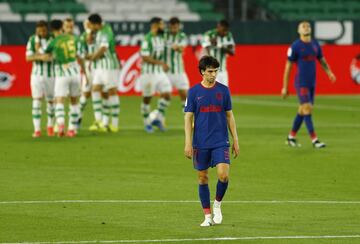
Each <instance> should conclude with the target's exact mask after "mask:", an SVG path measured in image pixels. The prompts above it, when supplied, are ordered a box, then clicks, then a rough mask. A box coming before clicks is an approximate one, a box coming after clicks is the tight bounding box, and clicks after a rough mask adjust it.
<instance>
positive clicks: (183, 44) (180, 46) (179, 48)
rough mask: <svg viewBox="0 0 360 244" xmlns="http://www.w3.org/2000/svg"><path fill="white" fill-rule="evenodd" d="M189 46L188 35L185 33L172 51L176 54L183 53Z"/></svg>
mask: <svg viewBox="0 0 360 244" xmlns="http://www.w3.org/2000/svg"><path fill="white" fill-rule="evenodd" d="M186 45H187V42H186V35H185V34H184V33H182V34H181V38H180V41H179V43H178V44H174V45H173V46H172V49H173V50H174V51H176V52H180V53H182V52H183V51H184V49H185V47H186Z"/></svg>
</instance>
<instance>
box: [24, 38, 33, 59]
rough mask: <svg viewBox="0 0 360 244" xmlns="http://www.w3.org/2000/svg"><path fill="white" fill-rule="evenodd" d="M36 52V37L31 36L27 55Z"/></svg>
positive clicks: (27, 46) (27, 45)
mask: <svg viewBox="0 0 360 244" xmlns="http://www.w3.org/2000/svg"><path fill="white" fill-rule="evenodd" d="M34 54H35V42H34V38H32V37H30V38H29V40H28V42H27V44H26V56H31V55H34Z"/></svg>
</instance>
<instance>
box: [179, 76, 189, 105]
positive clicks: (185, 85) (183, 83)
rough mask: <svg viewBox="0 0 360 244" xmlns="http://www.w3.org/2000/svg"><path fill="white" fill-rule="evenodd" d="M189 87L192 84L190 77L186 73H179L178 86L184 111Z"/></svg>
mask: <svg viewBox="0 0 360 244" xmlns="http://www.w3.org/2000/svg"><path fill="white" fill-rule="evenodd" d="M189 87H190V84H189V79H188V77H187V75H186V74H185V73H181V74H179V80H178V83H177V86H176V88H177V89H178V92H179V97H180V101H181V106H182V107H181V108H182V111H184V109H185V101H186V98H187V91H188V90H189Z"/></svg>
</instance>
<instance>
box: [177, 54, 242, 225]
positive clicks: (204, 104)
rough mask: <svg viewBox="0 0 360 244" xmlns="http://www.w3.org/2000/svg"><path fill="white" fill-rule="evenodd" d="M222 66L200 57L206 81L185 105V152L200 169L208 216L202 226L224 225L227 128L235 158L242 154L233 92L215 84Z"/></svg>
mask: <svg viewBox="0 0 360 244" xmlns="http://www.w3.org/2000/svg"><path fill="white" fill-rule="evenodd" d="M219 66H220V64H219V62H218V61H217V60H216V59H215V58H214V57H211V56H204V57H202V58H201V60H200V62H199V71H200V73H201V75H202V77H203V80H202V81H201V83H199V84H197V85H195V86H194V87H192V88H191V89H190V90H189V93H188V97H187V100H186V104H185V149H184V153H185V156H186V157H187V158H189V159H191V158H192V159H193V164H194V168H195V169H196V170H198V178H199V196H200V201H201V205H202V207H203V210H204V214H205V220H204V222H203V223H202V224H201V225H200V226H211V225H213V224H214V223H215V224H221V222H222V213H221V200H222V198H223V197H224V194H225V192H226V189H227V186H228V181H229V168H230V167H229V166H230V157H229V147H230V142H229V136H228V128H229V130H230V133H231V136H232V139H233V146H232V153H233V154H234V157H235V158H236V157H237V155H238V154H239V143H238V136H237V132H236V123H235V119H234V115H233V112H232V106H231V98H230V91H229V89H228V87H227V86H225V85H223V84H221V83H219V82H217V81H216V75H217V72H218V70H219ZM193 122H194V133H193V135H192V125H193ZM191 138H193V139H192V140H191ZM209 167H216V169H217V175H218V182H217V187H216V198H215V201H214V205H213V212H214V218H212V216H211V209H210V191H209V186H208V168H209Z"/></svg>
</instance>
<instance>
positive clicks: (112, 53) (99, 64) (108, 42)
mask: <svg viewBox="0 0 360 244" xmlns="http://www.w3.org/2000/svg"><path fill="white" fill-rule="evenodd" d="M102 47H106V48H107V50H106V52H105V53H104V56H103V57H101V58H99V59H97V60H95V61H94V64H93V67H94V68H95V69H101V70H114V69H119V68H120V63H119V59H118V57H117V54H116V50H115V36H114V33H113V31H112V29H111V26H110V25H108V24H105V25H103V27H102V28H101V29H100V30H99V31H98V32H97V33H96V36H95V50H94V52H96V51H97V50H99V49H100V48H102Z"/></svg>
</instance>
